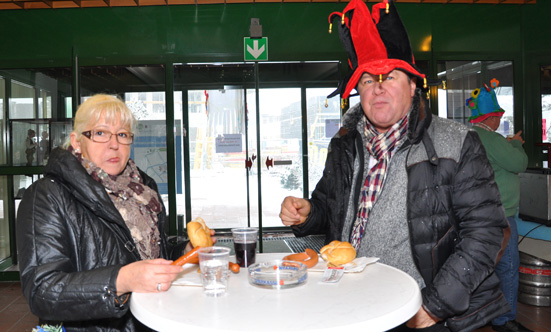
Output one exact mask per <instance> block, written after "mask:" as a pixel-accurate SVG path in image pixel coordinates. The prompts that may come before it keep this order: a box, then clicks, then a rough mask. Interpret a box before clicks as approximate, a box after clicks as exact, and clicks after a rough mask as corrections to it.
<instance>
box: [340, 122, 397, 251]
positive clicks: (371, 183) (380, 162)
mask: <svg viewBox="0 0 551 332" xmlns="http://www.w3.org/2000/svg"><path fill="white" fill-rule="evenodd" d="M364 119H366V118H364ZM407 124H408V116H407V115H406V116H404V117H403V118H402V119H401V120H400V121H398V122H397V123H395V124H394V125H393V126H392V127H391V128H390V129H389V130H388V131H386V132H384V133H379V132H378V131H377V130H376V129H375V127H374V126H373V125H372V124H371V123H370V122H369V121H368V120H367V119H366V120H365V127H364V132H365V136H366V137H367V144H366V148H367V151H368V152H369V154H370V155H371V157H372V158H375V159H376V161H377V163H376V164H375V165H374V166H373V167H372V168H371V169H370V170H369V172H368V173H367V177H366V178H365V182H364V185H363V187H362V199H361V202H360V208H359V211H358V215H357V218H356V221H355V222H354V225H353V226H352V234H351V235H350V243H351V244H352V245H353V246H354V248H356V251H358V250H359V248H360V242H361V241H362V237H363V234H364V231H365V226H366V224H367V217H368V216H369V212H370V211H371V209H372V208H373V205H375V202H376V201H377V197H378V196H379V194H380V192H381V189H382V188H383V184H384V182H385V178H386V171H387V167H388V163H389V161H390V159H391V158H392V155H393V154H394V151H395V148H396V146H398V145H399V143H400V142H401V141H402V140H403V139H404V138H405V137H406V132H407Z"/></svg>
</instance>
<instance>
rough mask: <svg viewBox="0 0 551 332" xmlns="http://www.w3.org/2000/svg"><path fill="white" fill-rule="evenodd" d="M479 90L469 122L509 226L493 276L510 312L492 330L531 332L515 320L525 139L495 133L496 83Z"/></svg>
mask: <svg viewBox="0 0 551 332" xmlns="http://www.w3.org/2000/svg"><path fill="white" fill-rule="evenodd" d="M490 85H491V86H490V87H488V86H487V85H486V84H484V86H483V87H482V88H480V89H475V90H473V92H472V93H471V97H470V98H469V99H467V107H469V108H470V109H471V112H472V116H471V117H470V118H469V121H470V122H471V123H472V124H473V128H474V130H475V131H476V132H477V133H478V136H480V140H481V141H482V144H483V145H484V148H485V149H486V155H487V156H488V160H490V164H491V165H492V168H493V169H494V173H495V181H496V183H497V186H498V188H499V193H500V196H501V202H502V204H503V208H504V209H505V215H506V216H507V220H508V221H509V225H510V226H511V237H510V238H509V244H508V245H507V248H506V249H505V252H504V253H503V256H502V257H501V260H500V261H499V263H498V264H497V267H496V274H497V275H498V277H499V280H500V281H501V290H502V291H503V294H505V298H506V299H507V301H508V302H509V305H510V306H511V310H510V311H509V312H507V313H505V314H503V315H501V316H499V317H497V318H495V319H494V320H493V321H492V328H493V330H495V331H498V332H531V330H529V329H527V328H526V327H525V326H523V325H522V324H520V323H519V322H517V321H516V320H515V318H516V314H517V310H516V309H517V300H518V287H519V267H520V258H519V252H518V231H517V222H516V214H517V209H518V206H519V201H520V179H519V176H518V174H519V173H521V172H524V171H525V170H526V167H527V166H528V156H527V155H526V153H525V152H524V149H523V148H522V144H523V143H524V140H523V139H522V137H521V136H520V135H521V133H522V132H521V131H519V132H517V133H516V134H515V135H514V136H513V137H511V138H505V137H503V136H501V135H500V134H498V133H496V132H495V131H496V130H497V128H499V124H500V122H501V117H502V116H503V113H504V111H503V109H502V108H501V107H500V106H499V103H498V101H497V97H496V93H495V89H496V88H497V87H498V86H499V81H498V80H496V79H495V78H494V79H493V80H491V81H490Z"/></svg>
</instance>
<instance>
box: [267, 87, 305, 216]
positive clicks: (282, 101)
mask: <svg viewBox="0 0 551 332" xmlns="http://www.w3.org/2000/svg"><path fill="white" fill-rule="evenodd" d="M259 135H260V142H261V149H262V153H261V158H262V159H261V160H260V162H261V163H262V164H263V165H266V168H264V167H262V168H261V169H262V202H263V204H262V226H264V227H274V226H281V219H280V218H279V212H280V209H281V201H282V200H283V198H284V197H286V196H296V197H302V196H303V190H304V187H303V170H304V168H303V165H302V112H301V96H300V89H299V88H287V89H285V88H282V89H261V90H260V128H259ZM270 165H271V166H270Z"/></svg>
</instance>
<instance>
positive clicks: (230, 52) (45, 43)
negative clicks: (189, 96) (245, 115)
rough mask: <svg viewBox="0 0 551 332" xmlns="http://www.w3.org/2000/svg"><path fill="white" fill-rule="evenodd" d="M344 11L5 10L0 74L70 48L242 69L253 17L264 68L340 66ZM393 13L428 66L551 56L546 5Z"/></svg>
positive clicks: (51, 59)
mask: <svg viewBox="0 0 551 332" xmlns="http://www.w3.org/2000/svg"><path fill="white" fill-rule="evenodd" d="M371 5H372V4H369V6H370V7H371ZM344 6H345V4H341V3H284V4H283V3H269V4H227V5H200V6H195V5H182V6H147V7H116V8H85V9H56V10H51V9H36V10H4V11H0V37H1V40H2V42H1V43H0V61H1V64H0V67H13V66H17V65H18V64H25V65H29V64H32V63H34V64H35V65H39V64H41V63H43V64H46V65H47V64H55V65H59V64H60V63H65V64H70V59H71V54H72V52H73V49H74V50H75V52H76V54H78V56H79V58H80V59H81V61H84V63H93V64H95V63H98V64H103V63H105V62H120V61H124V62H126V63H134V62H140V61H142V59H158V61H163V60H167V59H168V60H175V61H179V62H197V61H242V60H243V37H245V36H248V35H249V25H250V19H251V18H253V17H256V18H259V19H260V23H261V24H262V27H263V32H264V36H266V37H268V38H269V59H270V60H274V61H283V60H285V61H286V60H335V59H337V60H338V59H343V56H344V55H343V52H342V48H341V46H340V42H339V40H338V37H337V34H336V33H335V34H332V35H330V34H329V33H328V21H327V17H328V15H329V13H331V12H333V11H341V10H342V9H343V8H344ZM397 6H398V9H399V11H400V13H401V16H402V18H403V21H404V24H405V25H406V27H407V29H408V31H409V33H410V37H411V43H412V46H413V49H414V50H415V53H416V55H417V56H418V58H427V57H428V56H429V55H430V54H431V52H440V53H449V52H452V53H497V52H505V53H515V52H517V53H519V52H521V48H522V47H523V42H524V45H525V46H524V47H526V48H527V49H528V50H538V51H539V50H549V49H550V48H551V46H550V45H551V43H550V40H551V37H550V35H551V34H549V28H547V24H548V22H547V21H548V20H547V16H546V14H545V13H548V12H550V11H551V5H550V4H549V2H546V3H544V2H543V1H539V2H538V4H536V5H524V6H518V5H500V6H496V5H459V4H453V5H452V4H407V3H399V4H397ZM525 12H526V14H524V15H523V13H525ZM522 22H524V24H523V25H522V28H521V23H522ZM523 31H524V33H525V35H526V37H527V38H525V40H524V41H523V37H522V36H523V35H522V34H523ZM539 40H541V42H540V41H539ZM428 41H430V42H428Z"/></svg>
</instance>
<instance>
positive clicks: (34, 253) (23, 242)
mask: <svg viewBox="0 0 551 332" xmlns="http://www.w3.org/2000/svg"><path fill="white" fill-rule="evenodd" d="M135 127H136V119H135V118H134V116H133V115H132V113H131V111H130V110H129V109H128V108H127V107H126V105H125V103H124V102H123V101H121V100H120V99H118V98H116V97H113V96H109V95H101V94H100V95H95V96H93V97H91V98H89V99H87V100H86V101H85V102H84V103H83V104H82V105H81V106H80V107H79V108H78V111H77V113H76V117H75V121H74V129H73V131H72V133H71V134H70V142H69V143H68V144H67V147H66V149H61V148H57V149H55V150H53V151H52V152H51V154H50V159H49V160H48V164H47V165H46V166H45V167H44V177H43V178H42V179H40V180H38V181H36V182H35V183H33V184H32V185H31V186H30V187H29V188H28V189H27V190H26V192H25V194H24V197H23V200H22V201H21V205H20V206H19V210H18V216H17V246H18V253H19V254H18V257H19V267H20V273H21V284H22V288H23V294H24V296H25V298H26V300H27V302H28V303H29V306H30V309H31V311H32V312H33V314H35V315H36V316H38V317H39V319H40V323H41V324H48V325H60V324H62V325H63V326H64V328H65V330H66V331H68V332H70V331H149V329H148V328H146V327H145V326H144V325H142V324H141V323H140V322H139V321H137V320H136V319H135V318H134V317H133V316H132V314H131V312H130V311H129V309H128V305H129V298H130V296H131V293H132V292H146V293H147V292H165V291H167V290H168V289H169V288H170V286H171V282H172V281H173V280H174V279H175V278H176V277H177V275H178V273H179V272H180V271H181V269H182V268H181V267H180V266H177V265H171V264H170V263H171V262H172V261H171V260H174V259H176V258H178V257H179V256H180V255H181V254H182V253H183V249H184V245H185V243H180V244H179V245H175V246H173V247H171V246H169V243H168V241H167V231H168V230H167V227H168V225H167V218H166V213H165V208H164V206H163V203H162V200H161V197H160V195H159V193H158V191H157V185H156V184H155V182H154V181H153V180H152V179H151V178H150V177H149V176H148V175H147V174H145V173H144V172H143V171H141V170H140V169H138V168H137V167H136V165H135V163H134V161H132V160H131V159H129V156H130V146H131V144H132V142H133V138H134V129H135ZM188 249H189V247H188Z"/></svg>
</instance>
